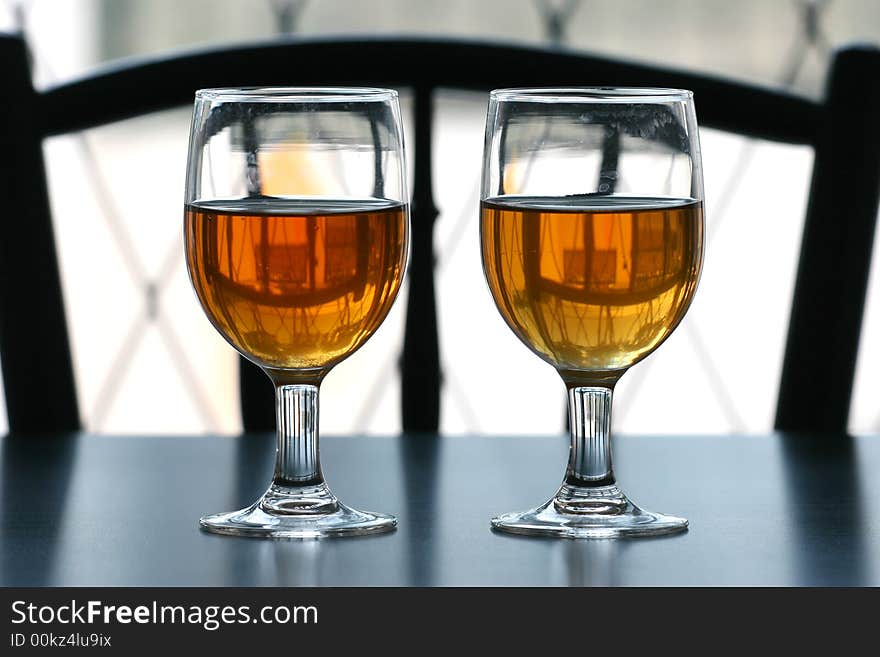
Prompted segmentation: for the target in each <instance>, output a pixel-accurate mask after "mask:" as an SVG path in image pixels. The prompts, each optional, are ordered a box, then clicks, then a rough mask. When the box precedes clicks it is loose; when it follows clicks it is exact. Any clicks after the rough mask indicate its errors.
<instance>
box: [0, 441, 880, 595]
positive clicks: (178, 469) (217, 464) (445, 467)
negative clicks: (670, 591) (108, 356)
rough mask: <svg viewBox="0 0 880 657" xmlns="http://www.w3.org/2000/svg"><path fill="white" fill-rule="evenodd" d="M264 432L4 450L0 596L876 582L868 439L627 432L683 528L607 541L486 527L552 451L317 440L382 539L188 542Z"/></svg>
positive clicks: (540, 485)
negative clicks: (8, 591)
mask: <svg viewBox="0 0 880 657" xmlns="http://www.w3.org/2000/svg"><path fill="white" fill-rule="evenodd" d="M273 441H274V437H273V436H270V435H268V434H267V435H248V436H243V437H238V438H229V437H186V438H176V437H101V436H93V435H86V434H73V435H65V436H50V437H19V436H7V437H6V438H5V439H3V440H2V443H0V458H2V466H0V477H2V479H0V512H2V517H0V584H3V585H5V586H25V585H26V586H43V585H50V586H56V585H73V586H81V585H94V586H105V585H112V586H116V585H120V586H122V585H131V586H144V585H162V586H171V585H184V586H189V585H208V586H211V585H218V586H248V585H287V586H298V585H318V586H344V585H354V586H362V585H367V586H372V585H429V586H430V585H441V586H442V585H453V586H457V585H526V586H531V585H575V586H581V585H740V584H742V585H878V584H880V479H878V477H877V476H875V473H877V472H880V438H875V437H862V438H848V437H845V436H823V437H819V436H806V435H773V436H723V437H721V436H716V437H628V436H623V437H620V438H618V439H617V441H616V443H615V456H616V464H617V465H616V470H617V474H618V478H619V479H620V480H621V482H622V484H623V487H624V490H626V491H627V492H628V493H629V494H630V496H631V497H632V498H633V499H634V500H635V501H636V502H637V503H641V504H643V505H644V506H646V507H648V508H652V509H657V510H660V511H664V512H668V513H674V514H678V515H684V516H685V517H687V518H689V519H690V521H691V527H690V530H689V531H688V532H687V533H685V534H679V535H674V536H668V537H662V538H653V539H625V540H601V541H584V540H580V541H572V540H564V539H547V538H527V537H514V536H507V535H502V534H496V533H493V532H492V531H491V530H490V529H489V517H490V515H492V514H494V513H497V512H501V511H509V510H516V509H521V508H525V507H526V506H529V505H533V504H536V503H538V502H541V501H543V500H544V499H545V498H547V497H549V496H550V494H552V493H553V491H554V486H555V485H556V484H557V483H558V481H559V479H560V477H561V474H562V469H563V465H564V462H565V458H566V450H567V442H566V441H565V439H563V438H562V437H543V438H539V437H530V438H514V437H442V438H438V437H436V436H430V435H428V436H405V437H402V438H390V437H389V438H384V437H325V438H323V439H322V457H323V463H324V470H325V473H326V475H327V478H328V481H329V483H330V484H331V486H332V487H333V489H334V491H335V492H336V493H337V495H339V496H340V497H341V498H342V499H343V500H344V501H346V502H348V503H349V504H352V505H355V506H360V507H362V508H366V509H373V510H381V511H387V512H390V513H394V514H396V515H397V516H398V518H399V520H400V527H399V529H398V530H397V531H396V532H395V533H393V534H387V535H381V536H373V537H362V538H348V539H329V540H321V541H316V540H309V541H284V540H281V541H277V540H276V541H271V540H268V541H267V540H258V539H246V538H229V537H221V536H214V535H210V534H205V533H202V532H200V531H199V529H198V527H197V519H198V517H199V515H200V514H204V513H207V512H215V511H226V510H231V509H233V508H237V507H240V506H244V505H245V504H247V503H250V502H251V501H253V500H254V499H256V497H257V496H258V494H259V493H261V492H262V489H263V488H264V487H265V485H266V484H267V483H268V481H269V476H270V473H271V469H272V459H273V452H274V442H273Z"/></svg>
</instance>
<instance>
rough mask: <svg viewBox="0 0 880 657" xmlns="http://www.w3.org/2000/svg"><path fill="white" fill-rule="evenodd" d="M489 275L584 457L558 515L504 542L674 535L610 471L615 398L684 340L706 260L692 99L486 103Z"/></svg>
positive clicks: (484, 225)
mask: <svg viewBox="0 0 880 657" xmlns="http://www.w3.org/2000/svg"><path fill="white" fill-rule="evenodd" d="M480 233H481V249H482V257H483V269H484V271H485V274H486V280H487V281H488V283H489V288H490V290H491V292H492V296H493V298H494V299H495V304H496V305H497V307H498V310H499V312H500V313H501V315H502V317H503V318H504V320H505V321H506V322H507V324H508V326H509V327H510V328H511V329H512V330H513V332H514V333H515V334H516V335H517V337H518V338H519V339H520V340H522V341H523V342H524V343H525V344H526V346H528V347H529V348H530V349H531V350H532V351H534V352H535V353H536V354H537V355H538V356H540V357H541V358H542V359H544V360H545V361H547V362H548V363H550V364H551V365H553V367H555V368H556V369H557V371H558V372H559V374H560V376H561V377H562V380H563V381H564V382H565V386H566V388H567V390H568V405H569V422H570V429H571V448H570V452H569V460H568V468H567V469H566V472H565V478H564V480H563V483H562V485H561V486H560V488H559V490H558V491H557V492H556V494H555V495H554V496H553V498H552V499H550V500H549V501H548V502H546V503H545V504H543V505H541V506H539V507H537V508H534V509H531V510H529V511H525V512H522V513H508V514H505V515H501V516H498V517H496V518H493V519H492V526H493V527H494V528H495V529H498V530H501V531H506V532H512V533H519V534H541V535H553V536H563V537H569V538H578V537H594V538H605V537H614V536H635V535H651V534H664V533H670V532H675V531H679V530H683V529H685V528H686V527H687V520H685V519H683V518H677V517H674V516H667V515H663V514H660V513H653V512H650V511H646V510H644V509H641V508H639V507H638V506H636V505H635V504H633V503H632V502H630V501H629V500H628V499H627V498H626V496H625V495H624V494H623V492H622V491H621V490H620V488H618V486H617V482H616V480H615V477H614V473H613V471H612V468H611V434H610V429H611V395H612V391H613V389H614V385H615V384H616V383H617V381H618V379H619V378H620V377H621V376H622V375H623V373H624V372H626V370H627V369H628V368H629V367H631V366H632V365H634V364H635V363H637V362H639V361H640V360H642V359H643V358H645V357H646V356H648V354H650V353H651V352H653V351H654V350H655V349H656V348H657V347H658V346H659V345H660V343H662V342H663V341H664V340H665V339H666V338H667V337H668V336H669V334H670V333H672V331H673V330H674V329H675V327H676V326H678V323H679V322H680V321H681V319H682V317H683V316H684V314H685V312H686V311H687V309H688V306H689V305H690V303H691V299H692V298H693V296H694V291H695V290H696V287H697V281H698V279H699V276H700V269H701V266H702V258H703V180H702V166H701V163H700V142H699V136H698V134H697V120H696V114H695V112H694V105H693V95H692V93H691V92H689V91H684V90H678V89H633V88H571V89H501V90H496V91H493V92H492V94H491V96H490V100H489V110H488V118H487V122H486V142H485V149H484V159H483V179H482V192H481V219H480Z"/></svg>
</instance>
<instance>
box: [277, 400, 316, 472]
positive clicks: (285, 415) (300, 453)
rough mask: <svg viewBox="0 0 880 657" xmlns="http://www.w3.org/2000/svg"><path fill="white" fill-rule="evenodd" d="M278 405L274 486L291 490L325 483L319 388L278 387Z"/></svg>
mask: <svg viewBox="0 0 880 657" xmlns="http://www.w3.org/2000/svg"><path fill="white" fill-rule="evenodd" d="M275 402H276V403H275V414H276V420H277V425H278V450H277V452H276V456H275V477H274V480H273V483H274V484H275V485H276V486H289V487H302V486H315V485H320V484H323V483H324V475H323V474H322V473H321V461H320V458H319V456H318V386H315V385H307V384H296V385H277V386H276V387H275Z"/></svg>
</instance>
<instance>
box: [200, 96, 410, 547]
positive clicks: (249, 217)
mask: <svg viewBox="0 0 880 657" xmlns="http://www.w3.org/2000/svg"><path fill="white" fill-rule="evenodd" d="M405 175H406V173H405V166H404V155H403V136H402V130H401V122H400V108H399V106H398V100H397V92H396V91H393V90H388V89H359V88H243V89H202V90H200V91H198V92H197V93H196V99H195V107H194V110H193V120H192V130H191V134H190V145H189V161H188V165H187V178H186V199H185V202H186V207H185V218H184V233H185V243H186V263H187V268H188V270H189V276H190V280H191V282H192V285H193V288H194V289H195V292H196V295H197V296H198V299H199V302H200V303H201V305H202V308H203V309H204V311H205V313H206V315H207V316H208V319H210V321H211V323H212V324H213V325H214V327H215V328H216V329H217V330H218V331H219V332H220V334H221V335H222V336H223V337H224V338H225V339H226V340H227V341H228V342H229V343H230V344H231V345H232V346H233V347H234V348H235V349H236V350H238V352H239V353H241V354H242V355H243V356H244V357H245V358H248V359H249V360H251V361H252V362H254V363H256V364H257V365H258V366H260V367H261V368H262V370H263V371H264V372H265V373H266V374H267V375H268V376H269V378H270V379H271V380H272V383H273V384H274V386H275V398H276V419H277V427H278V429H277V431H278V436H277V437H278V448H277V453H276V460H275V474H274V477H273V479H272V484H271V485H270V486H269V489H268V490H267V491H266V493H265V494H264V495H263V496H262V497H261V498H260V499H259V500H258V501H257V502H255V503H254V504H252V505H251V506H249V507H248V508H246V509H242V510H240V511H233V512H231V513H221V514H217V515H211V516H206V517H204V518H202V519H201V521H200V524H201V526H202V528H204V529H206V530H208V531H212V532H217V533H220V534H234V535H248V536H272V537H288V538H306V537H320V536H339V535H351V534H367V533H378V532H384V531H389V530H391V529H393V528H394V527H395V525H396V523H397V521H396V519H395V518H394V517H392V516H390V515H386V514H382V513H370V512H365V511H357V510H355V509H352V508H349V507H347V506H345V505H344V504H342V503H341V502H340V501H339V500H337V499H336V497H335V496H334V495H333V493H332V492H331V491H330V489H329V487H328V486H327V484H326V483H325V482H324V476H323V474H322V472H321V465H320V461H319V458H318V388H319V386H320V384H321V381H322V379H323V378H324V377H325V376H326V374H327V372H329V371H330V369H331V368H332V367H333V366H334V365H336V364H337V363H339V362H340V361H341V360H343V359H344V358H345V357H347V356H348V355H350V354H351V353H353V352H354V351H355V350H357V349H358V348H359V347H360V346H361V345H362V344H363V343H364V342H365V341H366V340H367V339H368V338H369V337H370V335H372V334H373V332H374V331H375V330H376V329H377V328H378V327H379V325H380V324H381V323H382V321H383V320H384V319H385V316H386V315H387V314H388V311H389V310H390V308H391V305H392V304H393V302H394V299H395V297H396V296H397V293H398V290H399V289H400V284H401V280H402V278H403V274H404V269H405V266H406V261H407V257H408V253H409V210H408V205H407V201H408V196H407V187H406V177H405Z"/></svg>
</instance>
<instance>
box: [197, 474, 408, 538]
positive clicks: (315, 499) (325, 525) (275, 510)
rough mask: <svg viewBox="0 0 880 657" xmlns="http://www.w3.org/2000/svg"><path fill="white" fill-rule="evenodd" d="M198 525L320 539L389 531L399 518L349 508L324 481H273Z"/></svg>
mask: <svg viewBox="0 0 880 657" xmlns="http://www.w3.org/2000/svg"><path fill="white" fill-rule="evenodd" d="M199 526H200V527H201V528H202V529H203V530H205V531H209V532H213V533H215V534H226V535H231V536H250V537H257V538H321V537H330V536H362V535H365V534H381V533H382V532H389V531H392V530H394V529H395V528H396V527H397V518H395V517H394V516H391V515H387V514H384V513H371V512H369V511H358V510H356V509H352V508H350V507H347V506H345V505H344V504H343V503H342V502H340V501H339V500H337V499H336V497H335V496H334V495H333V493H331V492H330V489H329V488H328V487H327V485H326V484H324V483H320V484H317V485H314V486H303V487H288V486H280V485H278V484H272V486H270V488H269V490H267V491H266V493H265V494H264V495H263V497H261V498H260V499H259V500H258V501H257V502H255V503H254V504H252V505H251V506H249V507H248V508H246V509H241V510H240V511H231V512H229V513H217V514H215V515H210V516H205V517H204V518H201V519H200V520H199Z"/></svg>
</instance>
